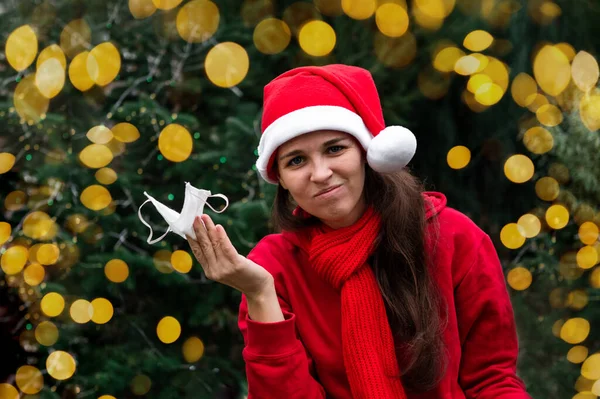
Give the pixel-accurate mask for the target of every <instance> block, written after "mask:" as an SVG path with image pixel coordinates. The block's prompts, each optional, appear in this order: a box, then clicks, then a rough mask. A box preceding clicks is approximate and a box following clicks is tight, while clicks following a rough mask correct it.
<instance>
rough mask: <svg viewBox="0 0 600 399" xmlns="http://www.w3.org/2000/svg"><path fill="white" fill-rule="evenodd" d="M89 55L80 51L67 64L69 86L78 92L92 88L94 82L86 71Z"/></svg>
mask: <svg viewBox="0 0 600 399" xmlns="http://www.w3.org/2000/svg"><path fill="white" fill-rule="evenodd" d="M89 54H90V53H89V51H82V52H81V53H79V54H77V55H76V56H75V58H73V60H72V61H71V64H69V79H70V80H71V84H72V85H73V86H74V87H75V88H76V89H77V90H79V91H87V90H89V89H91V88H92V86H94V81H93V80H92V78H91V77H90V74H89V73H88V70H87V60H88V56H89Z"/></svg>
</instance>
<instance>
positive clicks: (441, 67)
mask: <svg viewBox="0 0 600 399" xmlns="http://www.w3.org/2000/svg"><path fill="white" fill-rule="evenodd" d="M464 55H465V53H464V52H463V51H462V50H461V49H459V48H458V47H452V46H451V47H446V48H444V49H442V50H440V51H439V52H438V53H437V54H436V55H435V57H434V59H433V67H434V68H435V69H437V70H438V71H440V72H452V71H454V65H455V64H456V61H458V60H459V59H460V58H461V57H462V56H464Z"/></svg>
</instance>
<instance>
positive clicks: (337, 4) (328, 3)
mask: <svg viewBox="0 0 600 399" xmlns="http://www.w3.org/2000/svg"><path fill="white" fill-rule="evenodd" d="M313 2H314V3H315V6H316V7H317V9H318V10H319V12H320V13H321V14H323V15H327V16H329V17H337V16H339V15H342V14H343V13H344V10H343V9H342V1H341V0H313Z"/></svg>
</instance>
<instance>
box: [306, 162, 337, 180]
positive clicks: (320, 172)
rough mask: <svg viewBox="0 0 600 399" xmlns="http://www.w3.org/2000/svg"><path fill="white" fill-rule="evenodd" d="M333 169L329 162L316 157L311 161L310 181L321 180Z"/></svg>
mask: <svg viewBox="0 0 600 399" xmlns="http://www.w3.org/2000/svg"><path fill="white" fill-rule="evenodd" d="M332 174H333V171H332V170H331V167H330V165H329V162H327V160H324V159H317V160H315V161H314V162H313V168H312V173H311V181H313V182H323V181H326V180H327V179H329V178H330V177H331V175H332Z"/></svg>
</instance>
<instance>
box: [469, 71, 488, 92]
mask: <svg viewBox="0 0 600 399" xmlns="http://www.w3.org/2000/svg"><path fill="white" fill-rule="evenodd" d="M486 83H492V78H490V77H489V76H487V75H484V74H483V73H478V74H475V75H472V76H471V77H470V78H469V81H468V82H467V90H469V91H470V92H471V93H473V94H475V92H476V91H477V89H479V88H480V87H481V86H482V85H484V84H486Z"/></svg>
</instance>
